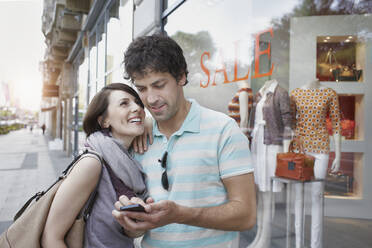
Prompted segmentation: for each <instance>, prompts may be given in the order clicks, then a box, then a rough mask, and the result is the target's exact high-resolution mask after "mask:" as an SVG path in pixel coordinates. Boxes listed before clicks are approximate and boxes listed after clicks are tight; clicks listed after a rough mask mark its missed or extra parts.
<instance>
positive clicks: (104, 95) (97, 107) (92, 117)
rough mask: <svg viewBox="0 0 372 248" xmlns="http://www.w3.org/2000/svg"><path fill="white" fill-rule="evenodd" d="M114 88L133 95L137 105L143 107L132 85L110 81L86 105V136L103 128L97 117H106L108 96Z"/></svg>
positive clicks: (84, 125)
mask: <svg viewBox="0 0 372 248" xmlns="http://www.w3.org/2000/svg"><path fill="white" fill-rule="evenodd" d="M115 90H121V91H124V92H126V93H128V94H130V95H132V96H134V98H135V101H136V103H137V104H138V106H140V107H141V108H145V107H144V106H143V103H142V101H141V99H140V97H139V96H138V94H137V92H136V91H135V90H134V89H133V88H132V87H130V86H128V85H126V84H122V83H112V84H109V85H106V86H105V87H103V88H102V89H101V90H100V91H99V92H98V93H97V94H96V95H95V96H94V97H93V99H92V101H91V102H90V103H89V105H88V110H87V112H86V113H85V116H84V120H83V130H84V132H85V133H86V135H87V137H88V136H89V135H91V134H92V133H94V132H96V131H100V130H103V128H102V127H101V125H100V123H99V121H98V118H99V117H100V116H102V119H105V118H106V116H107V108H108V106H109V97H110V94H111V92H112V91H115Z"/></svg>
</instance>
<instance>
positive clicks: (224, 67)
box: [212, 51, 231, 86]
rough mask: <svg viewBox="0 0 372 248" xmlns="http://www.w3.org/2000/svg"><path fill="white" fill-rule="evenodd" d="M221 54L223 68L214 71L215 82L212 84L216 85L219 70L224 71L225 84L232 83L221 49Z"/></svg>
mask: <svg viewBox="0 0 372 248" xmlns="http://www.w3.org/2000/svg"><path fill="white" fill-rule="evenodd" d="M220 56H221V61H222V68H221V69H218V70H216V71H215V72H214V77H213V83H212V86H216V74H217V73H218V72H223V76H224V81H223V83H224V84H227V83H231V82H230V81H229V79H228V78H227V72H226V66H225V63H224V62H223V61H224V60H223V56H222V51H220Z"/></svg>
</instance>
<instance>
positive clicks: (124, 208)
mask: <svg viewBox="0 0 372 248" xmlns="http://www.w3.org/2000/svg"><path fill="white" fill-rule="evenodd" d="M120 211H135V212H145V208H144V207H143V206H142V205H140V204H133V205H128V206H122V207H120Z"/></svg>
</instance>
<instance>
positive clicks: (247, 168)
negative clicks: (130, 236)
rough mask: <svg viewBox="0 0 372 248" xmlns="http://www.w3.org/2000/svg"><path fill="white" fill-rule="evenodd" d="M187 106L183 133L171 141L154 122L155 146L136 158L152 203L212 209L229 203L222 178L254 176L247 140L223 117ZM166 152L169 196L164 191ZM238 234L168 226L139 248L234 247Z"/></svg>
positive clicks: (153, 232)
mask: <svg viewBox="0 0 372 248" xmlns="http://www.w3.org/2000/svg"><path fill="white" fill-rule="evenodd" d="M190 101H191V103H192V104H191V108H190V111H189V113H188V115H187V117H186V119H185V121H184V123H183V124H182V126H181V128H180V129H179V130H178V131H177V132H175V133H174V134H173V135H172V136H171V137H170V138H169V140H167V137H166V136H165V135H163V134H162V133H160V131H159V129H158V126H157V124H156V122H155V121H154V123H153V134H154V142H153V144H152V145H151V146H150V147H149V149H148V151H147V152H145V153H144V154H142V155H139V154H136V159H137V160H138V161H139V162H140V163H141V164H142V166H143V169H144V171H145V173H146V175H147V179H146V184H147V187H148V189H149V193H150V196H151V197H153V198H154V200H155V201H159V200H172V201H174V202H176V203H177V204H180V205H183V206H188V207H212V206H218V205H221V204H223V203H226V202H227V201H228V199H227V193H226V190H225V188H224V185H223V183H222V180H221V179H224V178H228V177H232V176H237V175H241V174H246V173H250V172H253V166H252V163H251V155H250V151H249V149H248V140H247V138H246V136H244V134H243V133H242V132H241V131H240V129H239V127H238V125H237V124H236V122H235V121H234V120H233V119H231V118H229V117H228V116H227V115H225V114H223V113H220V112H216V111H213V110H210V109H207V108H204V107H201V106H200V105H199V104H198V103H197V102H196V101H195V100H190ZM165 152H168V156H167V168H166V169H167V174H168V180H169V191H167V190H165V189H163V187H162V184H161V176H162V173H163V171H164V169H163V168H162V167H161V164H160V162H159V159H161V158H162V156H163V155H164V153H165ZM238 244H239V232H230V231H220V230H214V229H206V228H202V227H195V226H189V225H183V224H170V225H166V226H163V227H160V228H156V229H153V230H151V231H149V232H147V233H146V234H145V236H144V238H143V240H142V247H162V248H166V247H169V248H174V247H177V248H178V247H208V248H217V247H224V248H230V247H231V248H233V247H234V248H235V247H238Z"/></svg>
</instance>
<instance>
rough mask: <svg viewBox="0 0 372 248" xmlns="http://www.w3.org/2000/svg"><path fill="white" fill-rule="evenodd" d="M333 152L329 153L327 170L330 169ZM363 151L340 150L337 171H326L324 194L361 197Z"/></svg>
mask: <svg viewBox="0 0 372 248" xmlns="http://www.w3.org/2000/svg"><path fill="white" fill-rule="evenodd" d="M334 157H335V155H334V152H331V153H330V154H329V164H328V171H331V167H332V162H333V160H334ZM362 165H363V153H358V152H342V153H341V165H340V169H339V171H338V172H337V173H328V175H327V178H326V183H325V195H327V196H341V197H361V196H362V191H363V190H362V189H363V168H362Z"/></svg>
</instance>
